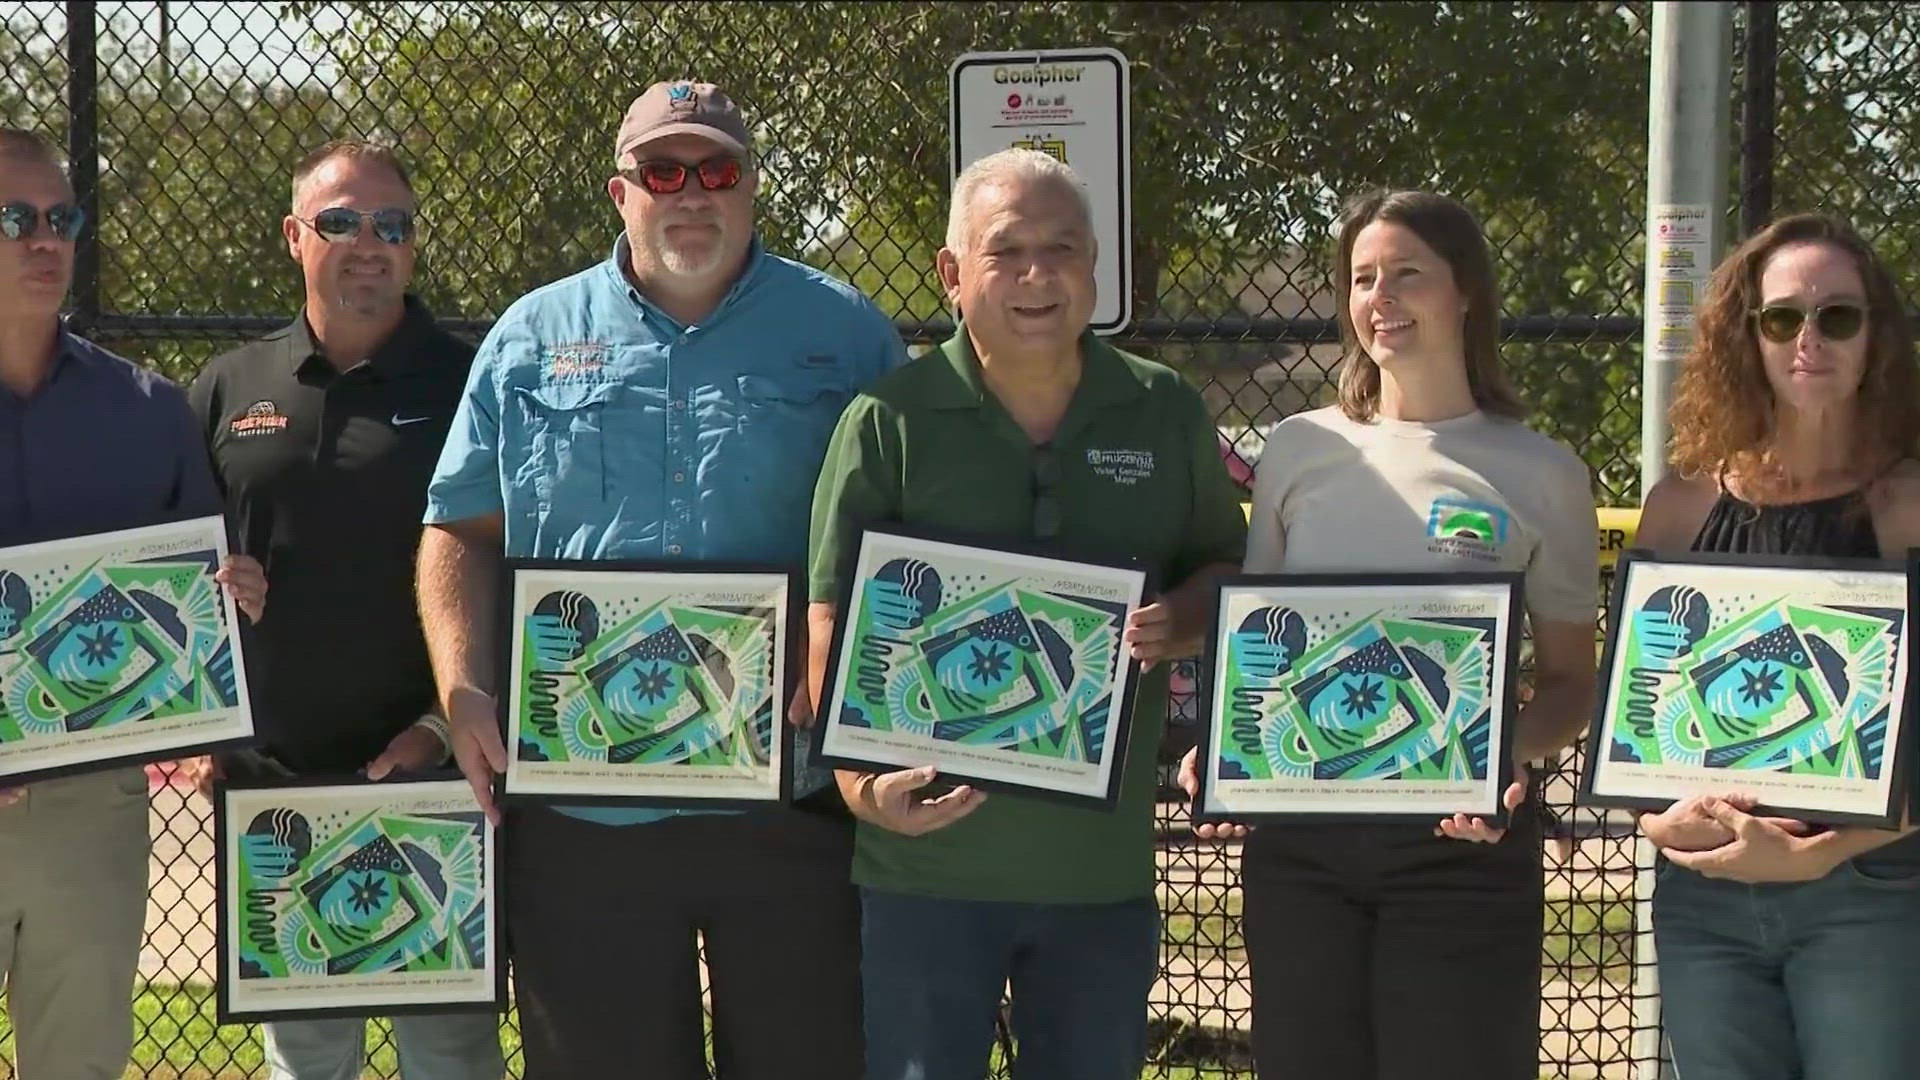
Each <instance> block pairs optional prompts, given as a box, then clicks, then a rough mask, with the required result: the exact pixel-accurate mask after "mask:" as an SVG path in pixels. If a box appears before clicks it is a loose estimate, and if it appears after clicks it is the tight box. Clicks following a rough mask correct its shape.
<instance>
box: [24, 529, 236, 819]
mask: <svg viewBox="0 0 1920 1080" xmlns="http://www.w3.org/2000/svg"><path fill="white" fill-rule="evenodd" d="M226 554H227V535H226V527H225V525H224V524H223V523H222V519H221V518H219V517H203V518H195V519H192V520H188V521H181V522H177V523H174V524H171V525H155V526H150V527H147V528H140V529H127V530H123V531H120V532H110V533H98V534H95V535H92V536H81V537H75V538H72V539H68V540H56V541H51V542H47V543H40V544H27V545H23V546H19V547H11V548H5V549H0V783H7V784H17V783H20V782H24V781H27V780H34V779H40V778H45V777H48V776H57V775H62V774H66V773H75V772H84V771H89V770H95V769H102V768H107V767H111V766H121V765H137V764H143V763H145V762H149V761H163V760H167V759H171V758H180V757H187V756H190V755H193V754H201V753H205V752H207V751H209V750H214V749H224V748H229V747H235V746H241V745H245V744H247V743H250V742H252V741H253V737H254V730H253V713H252V709H251V707H250V703H249V701H248V698H247V679H246V669H245V665H244V664H243V663H242V655H241V647H240V633H239V620H238V615H237V611H236V608H235V606H234V603H233V599H232V597H230V596H228V595H227V592H226V590H225V589H223V588H221V587H220V585H219V583H218V582H216V581H214V579H213V575H214V572H215V571H217V570H218V569H219V568H220V561H221V559H223V558H224V557H225V556H226Z"/></svg>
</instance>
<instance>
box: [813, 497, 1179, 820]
mask: <svg viewBox="0 0 1920 1080" xmlns="http://www.w3.org/2000/svg"><path fill="white" fill-rule="evenodd" d="M1147 589H1148V580H1147V573H1146V571H1145V570H1144V569H1142V568H1141V567H1140V566H1138V565H1136V564H1132V563H1124V562H1098V561H1079V560H1077V559H1069V558H1065V557H1060V556H1058V555H1054V554H1039V553H1035V552H1033V551H1027V550H1019V549H1014V548H1001V547H982V546H974V545H972V544H966V543H959V542H955V541H953V540H949V539H940V538H935V537H931V536H924V535H917V534H913V533H909V532H906V531H894V530H889V529H868V530H867V531H866V532H865V534H864V535H863V536H862V537H861V541H860V550H859V553H858V556H857V559H856V562H855V565H854V570H853V574H852V579H851V589H850V595H848V596H847V597H846V598H844V600H843V601H842V603H841V605H840V610H839V617H838V618H837V619H836V620H835V627H834V643H833V654H832V660H831V662H830V664H829V668H828V672H827V682H826V686H825V688H824V689H823V690H822V693H821V700H822V703H823V704H822V706H821V708H820V710H819V716H820V719H819V721H818V722H817V723H816V724H815V726H814V740H815V741H814V746H813V750H814V758H815V759H816V760H818V761H819V762H821V763H822V764H825V765H833V766H838V767H841V768H848V769H864V770H869V771H882V772H885V771H892V770H895V769H905V768H914V767H918V766H921V765H932V766H935V767H936V768H938V769H939V770H940V776H941V779H942V780H944V781H948V782H952V783H966V784H972V785H975V786H978V787H982V788H989V789H996V788H997V789H1002V790H1008V791H1013V792H1017V793H1020V794H1026V795H1037V796H1041V797H1045V798H1051V799H1058V800H1065V801H1069V802H1075V803H1081V804H1085V805H1094V806H1106V807H1111V806H1112V805H1113V804H1114V802H1115V801H1116V799H1117V798H1118V794H1119V785H1120V778H1121V772H1122V769H1121V766H1122V763H1123V762H1124V761H1125V760H1126V753H1127V741H1128V739H1127V734H1128V728H1129V724H1130V721H1131V716H1132V709H1131V707H1132V699H1133V690H1134V684H1135V682H1136V672H1137V670H1138V665H1137V664H1135V663H1133V662H1132V660H1131V658H1130V657H1129V655H1128V652H1127V649H1126V646H1125V645H1124V644H1123V642H1122V641H1121V635H1122V634H1123V633H1124V632H1125V629H1126V620H1127V616H1128V614H1129V613H1130V612H1132V611H1133V610H1134V609H1135V608H1137V607H1139V606H1140V604H1141V601H1142V598H1143V597H1144V596H1145V594H1146V592H1147Z"/></svg>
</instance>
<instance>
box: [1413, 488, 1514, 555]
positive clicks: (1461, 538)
mask: <svg viewBox="0 0 1920 1080" xmlns="http://www.w3.org/2000/svg"><path fill="white" fill-rule="evenodd" d="M1512 525H1513V519H1512V517H1511V516H1510V515H1509V514H1508V513H1507V512H1506V511H1505V510H1504V509H1502V508H1500V507H1498V506H1494V505H1492V504H1491V503H1483V502H1477V501H1475V500H1473V499H1464V498H1460V497H1458V496H1453V495H1442V496H1441V497H1439V498H1437V499H1435V500H1433V505H1432V506H1431V507H1430V508H1429V509H1428V510H1427V537H1428V544H1427V550H1428V551H1430V552H1433V553H1434V554H1436V555H1453V556H1463V557H1465V558H1469V559H1478V560H1481V561H1482V562H1497V561H1499V559H1500V549H1501V548H1502V547H1504V546H1505V545H1506V542H1507V533H1508V532H1509V531H1511V529H1512Z"/></svg>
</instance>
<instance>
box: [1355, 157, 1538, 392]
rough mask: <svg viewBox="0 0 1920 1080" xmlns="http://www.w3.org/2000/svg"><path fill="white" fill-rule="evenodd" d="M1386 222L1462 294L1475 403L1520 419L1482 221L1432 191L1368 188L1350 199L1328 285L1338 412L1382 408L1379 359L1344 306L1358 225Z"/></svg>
mask: <svg viewBox="0 0 1920 1080" xmlns="http://www.w3.org/2000/svg"><path fill="white" fill-rule="evenodd" d="M1376 221H1390V222H1392V223H1394V224H1395V225H1399V226H1401V227H1402V228H1404V229H1406V230H1408V231H1409V232H1411V233H1413V234H1414V235H1415V236H1418V237H1419V238H1420V239H1421V241H1422V242H1424V243H1425V244H1426V245H1427V246H1428V247H1430V248H1432V249H1433V251H1434V254H1436V255H1438V256H1440V257H1441V258H1442V259H1445V260H1446V262H1447V265H1448V266H1449V267H1450V268H1452V270H1453V284H1454V287H1455V288H1457V289H1459V290H1460V295H1462V296H1464V297H1466V299H1467V321H1466V327H1465V329H1464V332H1463V335H1462V336H1463V339H1464V343H1465V345H1466V354H1467V355H1466V363H1467V388H1468V389H1469V390H1470V391H1472V393H1473V403H1474V404H1475V405H1477V406H1479V407H1480V408H1481V409H1484V410H1485V411H1487V412H1490V413H1493V414H1495V415H1497V416H1507V417H1512V418H1514V419H1516V420H1519V419H1524V418H1525V417H1526V415H1527V407H1526V405H1524V404H1522V403H1521V401H1520V396H1519V395H1518V394H1515V393H1514V391H1513V384H1512V383H1510V382H1508V381H1507V372H1506V369H1505V368H1504V367H1503V366H1502V365H1501V363H1500V293H1499V290H1498V289H1497V288H1496V287H1495V285H1494V280H1493V255H1492V254H1491V253H1490V252H1489V251H1488V250H1487V236H1486V234H1485V233H1484V232H1482V231H1481V230H1480V222H1479V221H1478V220H1476V219H1475V218H1474V216H1473V211H1471V210H1468V209H1467V208H1466V207H1465V206H1463V205H1461V204H1460V203H1459V202H1457V201H1455V200H1453V199H1450V198H1448V197H1446V196H1445V195H1436V194H1434V193H1433V192H1431V191H1404V190H1403V191H1392V190H1385V189H1382V190H1376V191H1369V192H1365V193H1363V194H1360V195H1358V196H1355V197H1354V198H1353V199H1351V200H1349V201H1348V203H1347V205H1346V207H1345V211H1344V213H1343V214H1342V215H1341V220H1340V236H1339V239H1338V240H1337V241H1336V242H1335V244H1334V248H1333V288H1334V294H1335V296H1337V297H1338V298H1339V302H1338V305H1337V311H1336V315H1335V318H1336V319H1337V320H1338V322H1339V324H1340V347H1341V351H1342V353H1343V356H1342V360H1343V363H1342V364H1341V367H1340V385H1339V392H1340V410H1341V411H1342V412H1344V413H1346V415H1347V417H1348V419H1351V420H1354V421H1357V422H1359V423H1367V422H1369V421H1371V420H1372V419H1373V417H1374V413H1376V412H1378V411H1379V408H1380V365H1378V364H1376V363H1374V362H1373V357H1371V356H1368V355H1367V350H1365V349H1363V348H1361V347H1360V335H1359V333H1358V331H1356V330H1355V329H1354V326H1353V316H1352V314H1351V313H1349V312H1348V310H1347V298H1348V296H1349V295H1351V294H1352V292H1353V245H1354V242H1355V241H1356V240H1358V239H1359V238H1360V231H1361V230H1362V229H1365V228H1366V227H1367V226H1369V225H1371V224H1373V223H1374V222H1376Z"/></svg>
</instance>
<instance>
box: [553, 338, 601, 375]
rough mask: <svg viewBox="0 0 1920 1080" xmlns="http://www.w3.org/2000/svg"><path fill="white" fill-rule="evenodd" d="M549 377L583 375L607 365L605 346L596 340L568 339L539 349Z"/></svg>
mask: <svg viewBox="0 0 1920 1080" xmlns="http://www.w3.org/2000/svg"><path fill="white" fill-rule="evenodd" d="M540 362H541V364H542V366H544V367H545V368H546V369H547V377H548V378H550V379H564V378H566V377H567V376H569V375H585V374H588V373H589V372H594V371H599V370H600V369H601V368H603V367H606V366H607V347H606V346H605V345H603V344H601V343H600V342H598V341H568V342H562V343H560V344H557V345H554V346H551V347H549V348H544V349H541V350H540Z"/></svg>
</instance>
